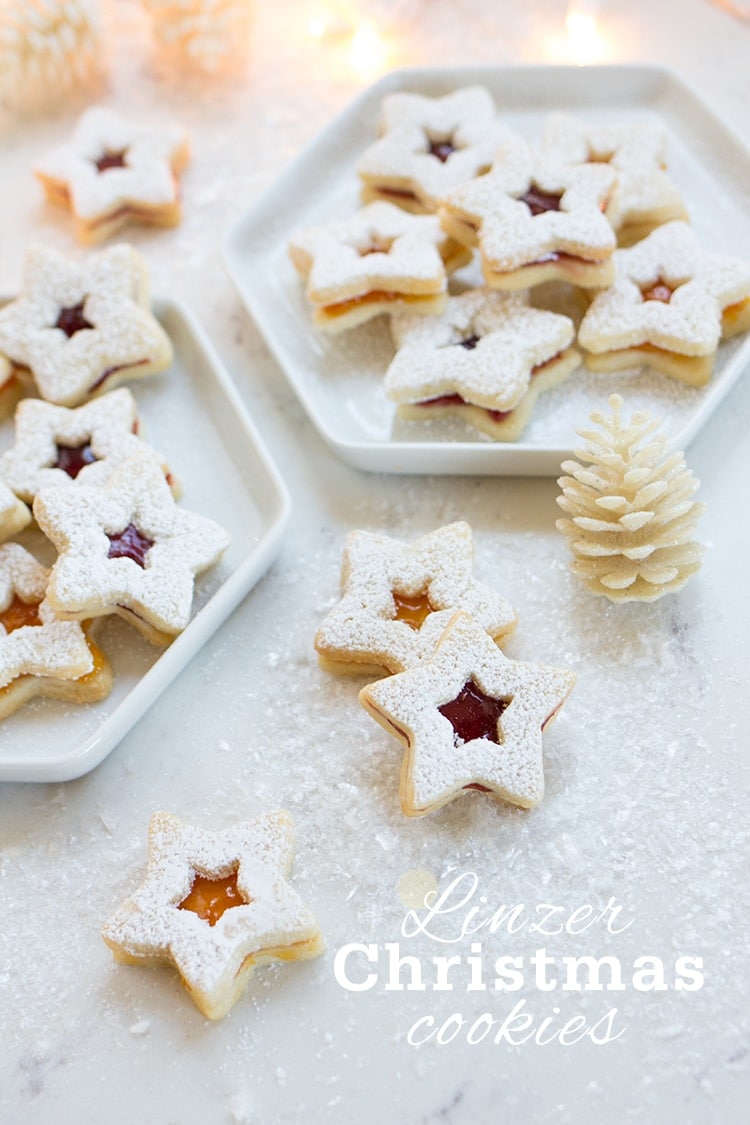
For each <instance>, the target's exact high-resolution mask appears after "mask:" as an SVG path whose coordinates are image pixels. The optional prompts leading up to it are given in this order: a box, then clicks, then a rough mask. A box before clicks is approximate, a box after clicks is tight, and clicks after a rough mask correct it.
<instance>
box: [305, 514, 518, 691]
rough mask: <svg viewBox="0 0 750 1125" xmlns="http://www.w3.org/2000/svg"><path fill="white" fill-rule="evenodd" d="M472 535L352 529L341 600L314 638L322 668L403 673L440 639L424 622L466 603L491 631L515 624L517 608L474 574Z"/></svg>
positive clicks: (502, 633) (501, 633)
mask: <svg viewBox="0 0 750 1125" xmlns="http://www.w3.org/2000/svg"><path fill="white" fill-rule="evenodd" d="M473 554H474V547H473V537H472V531H471V528H470V527H469V525H468V524H467V523H464V522H463V521H460V522H458V523H452V524H448V525H446V526H445V527H441V528H438V529H437V531H432V532H430V533H429V534H427V535H423V536H422V537H421V538H420V539H417V540H415V541H414V542H413V543H403V542H401V541H400V540H398V539H391V538H389V537H388V536H386V535H379V534H377V533H375V532H371V531H352V532H350V533H349V535H348V536H347V539H346V544H345V547H344V556H343V563H342V568H341V586H342V591H343V593H342V598H341V601H340V602H339V603H338V604H337V605H336V606H335V607H334V609H332V610H331V612H330V613H329V614H328V615H327V617H326V618H325V620H324V621H323V623H322V624H321V626H320V628H319V630H318V632H317V635H316V637H315V648H316V651H317V653H318V656H319V659H320V663H321V665H322V667H323V668H325V669H326V670H327V671H331V672H353V673H367V674H372V675H382V674H383V673H384V672H400V671H402V670H403V669H404V668H409V667H411V666H412V665H413V664H416V663H419V661H420V660H422V659H423V658H424V657H425V655H429V653H430V652H431V650H432V648H434V644H435V641H436V639H437V638H436V637H435V638H433V637H432V635H431V634H430V635H426V634H425V633H424V627H425V622H428V621H430V619H431V618H432V617H435V616H440V618H441V620H442V621H443V625H444V624H445V623H446V619H445V613H441V612H440V611H448V616H450V614H451V613H452V611H454V610H455V609H463V610H465V611H466V612H467V613H471V614H472V616H473V617H474V618H475V619H476V621H477V622H478V623H479V626H480V627H481V628H482V629H484V630H485V631H486V632H487V633H488V635H489V636H490V637H493V638H495V640H497V641H498V642H500V641H502V640H504V639H505V638H506V637H508V636H509V635H510V633H511V632H512V631H513V629H514V628H515V624H516V613H515V610H514V609H513V607H512V606H511V605H510V604H509V603H508V602H507V601H506V600H505V598H502V597H500V595H499V594H496V593H495V592H494V590H491V589H489V588H488V587H487V586H484V585H482V584H481V583H480V582H477V581H476V580H475V579H474V576H473Z"/></svg>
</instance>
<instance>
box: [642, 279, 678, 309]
mask: <svg viewBox="0 0 750 1125" xmlns="http://www.w3.org/2000/svg"><path fill="white" fill-rule="evenodd" d="M673 293H674V289H673V288H672V286H671V285H667V283H666V281H664V280H663V279H662V278H661V277H659V278H657V279H656V281H655V282H654V284H653V285H649V286H647V288H646V289H641V296H642V297H643V300H644V301H662V302H663V303H664V304H665V305H668V304H669V302H670V301H671V300H672V294H673Z"/></svg>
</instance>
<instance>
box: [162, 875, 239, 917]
mask: <svg viewBox="0 0 750 1125" xmlns="http://www.w3.org/2000/svg"><path fill="white" fill-rule="evenodd" d="M247 901H248V900H247V899H245V898H243V897H242V895H241V893H240V890H239V887H238V886H237V872H236V871H232V872H231V874H229V875H226V876H224V877H223V878H221V879H209V878H207V877H206V876H205V875H198V874H197V873H196V876H195V878H194V879H193V885H192V887H191V888H190V891H189V893H188V894H187V896H186V897H185V898H184V899H183V900H182V902H181V903H180V904H179V909H180V910H192V912H193V914H197V915H198V917H199V918H203V919H204V920H205V921H206V922H208V924H209V926H215V925H216V923H217V922H218V921H219V918H221V916H222V914H223V913H224V911H225V910H231V908H232V907H233V906H241V905H242V904H243V903H244V902H247Z"/></svg>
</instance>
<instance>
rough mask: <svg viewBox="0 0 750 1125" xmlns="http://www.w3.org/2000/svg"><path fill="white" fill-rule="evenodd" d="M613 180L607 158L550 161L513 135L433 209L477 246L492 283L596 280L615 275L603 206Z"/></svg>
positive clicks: (602, 282)
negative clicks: (488, 163)
mask: <svg viewBox="0 0 750 1125" xmlns="http://www.w3.org/2000/svg"><path fill="white" fill-rule="evenodd" d="M614 183H615V175H614V172H613V170H612V169H611V168H609V167H608V166H607V165H605V164H599V165H596V164H586V165H566V164H563V163H560V162H553V161H550V160H546V159H544V158H543V157H542V156H540V155H538V154H536V153H535V152H534V150H533V149H532V148H531V147H530V146H529V145H528V144H527V143H526V142H525V141H523V140H520V139H516V140H514V141H510V142H508V143H507V144H505V145H503V146H502V147H501V148H500V150H499V151H498V153H497V155H496V157H495V162H494V164H493V166H492V170H491V171H490V172H488V173H487V174H486V175H484V176H479V177H478V178H477V179H476V180H471V181H470V182H469V183H467V184H464V185H463V186H462V187H458V188H456V189H455V190H453V191H451V192H449V193H448V194H447V195H446V196H445V197H444V199H443V201H442V203H441V206H440V208H439V210H438V214H439V216H440V220H441V222H442V224H443V227H444V229H445V230H446V231H447V232H448V234H450V235H451V236H452V237H453V238H455V239H456V240H457V241H458V242H463V243H464V244H465V245H467V246H477V245H478V246H479V250H480V254H481V260H482V272H483V274H484V279H485V282H486V283H487V285H489V286H490V287H491V288H493V289H523V288H526V287H527V286H532V285H538V284H540V283H541V282H543V281H569V282H571V283H572V284H574V285H579V286H583V287H586V288H600V287H602V286H606V285H609V284H610V282H611V280H612V277H613V266H612V261H611V259H612V252H613V250H614V248H615V245H616V242H615V235H614V231H613V230H612V227H611V225H610V224H609V222H608V221H607V219H606V218H605V216H604V214H603V211H604V209H605V208H606V206H607V202H608V199H609V196H610V194H611V192H612V189H613V187H614Z"/></svg>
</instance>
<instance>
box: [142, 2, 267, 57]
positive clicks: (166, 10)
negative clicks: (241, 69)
mask: <svg viewBox="0 0 750 1125" xmlns="http://www.w3.org/2000/svg"><path fill="white" fill-rule="evenodd" d="M143 6H144V7H145V9H146V11H147V12H148V13H149V15H150V17H151V26H152V29H153V33H154V37H155V39H156V41H157V43H158V44H159V46H160V47H161V48H162V50H163V51H164V53H165V54H166V55H167V56H168V57H169V58H170V59H171V60H172V61H175V62H177V63H178V64H181V65H184V66H187V67H189V68H194V69H196V70H200V71H203V72H205V73H207V74H218V73H219V72H221V71H223V70H227V69H230V68H232V67H235V66H236V65H237V64H238V62H240V61H241V60H242V59H243V58H244V56H245V54H246V52H247V48H248V44H249V41H250V28H251V25H252V4H251V0H143Z"/></svg>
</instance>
